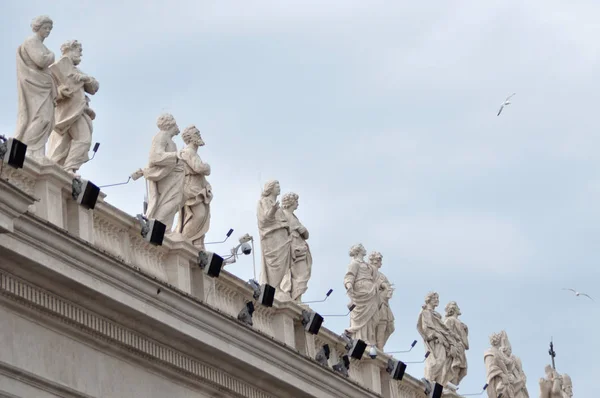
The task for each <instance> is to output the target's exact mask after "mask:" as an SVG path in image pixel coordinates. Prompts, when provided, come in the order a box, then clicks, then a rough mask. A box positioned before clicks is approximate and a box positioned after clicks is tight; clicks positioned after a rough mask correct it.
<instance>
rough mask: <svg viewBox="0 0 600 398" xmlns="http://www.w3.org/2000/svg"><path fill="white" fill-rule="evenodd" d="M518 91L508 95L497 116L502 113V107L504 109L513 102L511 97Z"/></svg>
mask: <svg viewBox="0 0 600 398" xmlns="http://www.w3.org/2000/svg"><path fill="white" fill-rule="evenodd" d="M515 94H516V93H512V94H511V95H509V96H508V97H506V99H505V100H504V102H503V103H502V105H500V110H499V111H498V114H497V115H496V116H500V114H501V113H502V109H504V107H505V106H508V105H510V104H511V102H510V99H511V98H512V97H513V95H515Z"/></svg>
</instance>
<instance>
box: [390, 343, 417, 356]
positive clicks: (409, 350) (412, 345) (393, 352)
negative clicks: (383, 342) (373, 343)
mask: <svg viewBox="0 0 600 398" xmlns="http://www.w3.org/2000/svg"><path fill="white" fill-rule="evenodd" d="M416 345H417V340H413V342H412V343H411V345H410V348H409V349H408V350H404V351H390V352H386V354H405V353H407V352H411V351H412V349H413V348H415V346H416Z"/></svg>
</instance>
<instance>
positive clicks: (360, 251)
mask: <svg viewBox="0 0 600 398" xmlns="http://www.w3.org/2000/svg"><path fill="white" fill-rule="evenodd" d="M348 254H349V255H350V257H364V256H366V255H367V251H366V250H365V247H364V246H363V245H362V243H358V244H356V245H354V246H352V247H351V248H350V251H349V252H348Z"/></svg>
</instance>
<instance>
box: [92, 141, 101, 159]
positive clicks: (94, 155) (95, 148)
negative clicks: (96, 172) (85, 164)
mask: <svg viewBox="0 0 600 398" xmlns="http://www.w3.org/2000/svg"><path fill="white" fill-rule="evenodd" d="M98 148H100V143H99V142H96V143H95V144H94V149H92V152H94V154H93V155H92V157H91V158H90V160H92V159H94V157H96V153H97V152H98Z"/></svg>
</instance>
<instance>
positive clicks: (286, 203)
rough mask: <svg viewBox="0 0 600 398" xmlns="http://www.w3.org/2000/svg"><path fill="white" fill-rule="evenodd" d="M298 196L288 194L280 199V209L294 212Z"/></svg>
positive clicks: (292, 193)
mask: <svg viewBox="0 0 600 398" xmlns="http://www.w3.org/2000/svg"><path fill="white" fill-rule="evenodd" d="M298 198H299V196H298V194H297V193H294V192H288V193H286V194H285V195H283V197H282V198H281V207H283V208H284V209H287V210H291V211H294V210H296V209H297V208H298Z"/></svg>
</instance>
